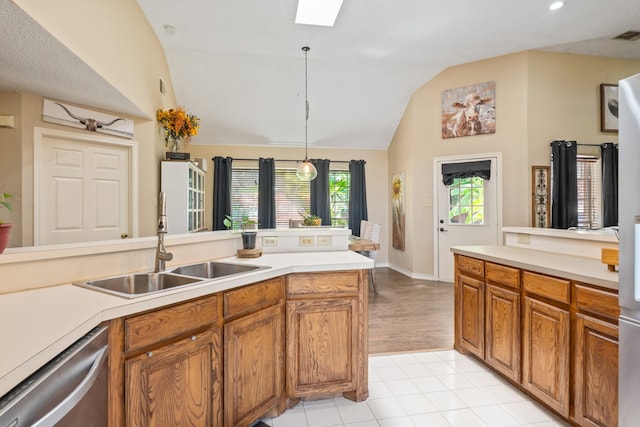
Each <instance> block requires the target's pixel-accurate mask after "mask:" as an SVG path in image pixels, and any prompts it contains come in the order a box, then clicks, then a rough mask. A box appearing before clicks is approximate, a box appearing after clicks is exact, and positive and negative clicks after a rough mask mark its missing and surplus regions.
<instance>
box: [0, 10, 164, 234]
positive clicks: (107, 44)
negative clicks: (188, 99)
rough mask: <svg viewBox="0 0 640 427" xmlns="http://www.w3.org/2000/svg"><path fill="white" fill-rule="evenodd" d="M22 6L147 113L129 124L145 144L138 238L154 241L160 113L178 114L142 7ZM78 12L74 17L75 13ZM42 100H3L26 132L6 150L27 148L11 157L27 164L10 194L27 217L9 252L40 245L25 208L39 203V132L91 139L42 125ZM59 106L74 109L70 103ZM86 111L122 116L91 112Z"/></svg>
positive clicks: (9, 134) (6, 134) (0, 133)
mask: <svg viewBox="0 0 640 427" xmlns="http://www.w3.org/2000/svg"><path fill="white" fill-rule="evenodd" d="M15 3H16V4H17V5H18V6H20V7H21V8H22V9H23V10H24V11H25V12H26V13H27V14H29V15H30V16H31V17H32V18H33V19H34V20H35V21H36V22H38V23H39V24H40V25H41V26H42V27H43V28H45V29H46V30H47V31H48V32H50V33H51V34H52V36H53V37H55V38H56V39H58V40H59V41H60V42H61V43H62V44H64V45H65V46H66V47H67V48H68V49H69V50H71V51H72V52H73V53H75V54H76V55H77V56H78V57H79V58H80V59H82V60H83V61H84V62H85V63H87V64H88V65H89V66H90V67H91V68H93V69H94V70H95V72H96V74H97V75H99V76H100V77H101V78H102V79H105V80H106V81H108V82H109V83H110V84H111V85H112V86H113V87H114V88H115V89H116V90H118V91H119V92H120V93H122V94H123V95H124V96H125V97H126V98H128V99H129V100H130V101H131V102H132V103H134V104H135V105H136V106H137V107H138V108H139V109H140V110H141V111H142V112H143V113H144V117H129V116H124V117H128V118H130V119H132V120H134V137H133V140H134V141H136V142H137V143H138V154H139V162H138V173H139V176H138V179H139V194H138V211H139V221H138V222H139V235H140V236H149V235H154V234H155V233H156V226H157V225H156V222H157V218H156V216H157V214H156V212H157V194H158V191H159V180H160V179H159V176H160V173H159V167H158V162H159V161H160V159H161V158H163V157H164V151H165V147H164V141H163V139H162V137H161V134H160V132H159V131H158V125H157V122H156V120H155V112H156V111H157V110H158V109H160V108H170V107H173V106H175V105H176V99H175V95H174V94H173V87H172V84H171V79H170V75H169V69H168V65H167V62H166V58H165V54H164V50H163V49H162V46H161V44H160V42H159V40H158V39H157V37H156V36H155V33H154V32H153V29H152V28H151V27H150V25H149V23H148V21H147V20H146V18H145V16H144V14H143V13H142V11H141V10H140V8H139V6H138V4H137V3H136V2H134V1H129V0H114V1H109V2H84V1H81V0H59V1H56V2H40V1H33V0H16V1H15ZM71 10H72V11H73V13H69V11H71ZM159 78H162V79H163V80H164V81H165V83H166V86H167V94H166V95H162V94H161V93H160V91H159V85H158V79H159ZM39 95H40V94H24V95H17V94H0V108H1V109H2V110H0V114H8V113H7V111H11V112H13V111H15V112H16V113H15V114H16V116H17V121H18V126H19V128H18V127H17V129H15V130H0V138H2V142H3V143H4V141H5V140H6V139H7V138H10V139H11V140H12V143H13V144H18V142H16V141H15V138H18V139H20V141H21V142H20V143H21V146H22V152H21V153H22V158H21V159H17V156H19V154H20V151H16V152H12V157H14V158H16V159H17V160H18V162H17V163H18V164H19V163H20V162H22V171H21V173H22V177H21V178H20V179H19V180H18V181H17V182H16V179H15V176H16V171H14V173H13V174H12V178H11V179H12V181H11V188H15V189H16V190H17V192H18V194H21V195H22V202H21V206H20V207H18V209H20V210H18V211H17V212H18V213H20V214H21V216H16V215H14V216H13V217H14V218H17V219H18V220H19V221H20V222H21V223H22V224H20V225H19V230H20V232H12V234H11V241H10V246H29V245H30V244H32V242H33V236H32V228H33V221H32V215H31V213H30V212H31V211H30V210H29V208H28V206H26V205H30V204H31V203H32V195H33V191H32V180H33V167H32V165H33V152H32V151H33V150H32V147H33V127H34V126H42V127H53V128H56V127H57V128H60V129H64V130H67V131H72V132H73V131H77V132H86V131H82V130H76V129H73V128H69V127H62V126H58V125H54V124H50V123H44V122H42V98H41V97H40V96H39ZM56 101H61V102H68V100H65V99H57V100H56ZM82 107H84V108H88V109H91V110H95V111H101V112H104V113H107V114H113V115H122V114H121V113H119V112H117V111H104V110H100V109H96V108H94V107H92V106H91V105H86V106H82ZM2 157H3V159H2V160H0V165H3V164H4V163H5V162H6V161H8V158H5V157H4V156H2ZM3 169H4V168H3ZM0 182H2V183H3V185H4V182H5V177H4V171H2V174H0ZM16 190H13V191H16ZM23 207H24V209H22V208H23ZM22 242H24V243H22Z"/></svg>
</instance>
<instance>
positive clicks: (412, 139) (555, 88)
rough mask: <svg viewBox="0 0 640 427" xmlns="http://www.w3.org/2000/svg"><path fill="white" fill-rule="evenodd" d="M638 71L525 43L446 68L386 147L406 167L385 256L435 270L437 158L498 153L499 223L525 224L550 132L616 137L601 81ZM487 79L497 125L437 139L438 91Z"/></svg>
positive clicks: (589, 138) (583, 138)
mask: <svg viewBox="0 0 640 427" xmlns="http://www.w3.org/2000/svg"><path fill="white" fill-rule="evenodd" d="M638 72H640V61H637V60H636V61H631V60H616V59H611V58H600V57H591V56H582V55H570V54H558V53H548V52H538V51H527V52H521V53H517V54H512V55H507V56H502V57H497V58H491V59H487V60H483V61H477V62H473V63H468V64H463V65H459V66H455V67H451V68H448V69H446V70H445V71H443V72H442V73H440V74H439V75H438V76H436V77H435V78H434V79H432V80H431V81H429V82H428V83H426V84H425V85H424V86H422V87H421V88H420V89H418V90H417V91H416V92H415V93H414V94H413V96H412V99H411V101H410V102H409V104H408V106H407V109H406V111H405V113H404V116H403V118H402V120H401V122H400V125H399V126H398V129H397V131H396V134H395V135H394V138H393V140H392V142H391V145H390V147H389V173H390V174H392V173H394V172H396V171H398V170H405V179H406V181H407V182H406V195H405V203H406V205H407V223H406V248H405V251H399V250H395V249H392V248H389V251H390V252H389V262H390V264H391V265H393V266H396V267H398V268H399V269H401V270H407V271H410V272H412V273H414V274H418V275H420V274H424V275H431V274H433V272H434V266H433V259H434V254H433V239H434V235H433V231H434V229H435V223H436V221H437V218H434V217H433V210H432V209H433V208H432V207H430V206H426V205H428V204H429V203H428V201H434V202H435V199H436V195H435V194H434V189H433V186H434V183H433V160H434V159H435V158H438V157H447V156H457V155H469V154H480V153H493V152H498V153H501V154H502V169H503V170H502V176H501V178H499V179H501V182H502V194H503V197H502V218H503V224H502V225H504V226H528V225H529V224H530V222H531V213H530V210H531V200H530V199H531V196H530V194H531V190H530V175H531V166H532V165H538V164H542V165H548V164H549V156H550V148H549V142H551V141H552V140H554V139H575V140H578V141H580V142H586V143H599V142H603V141H617V135H615V134H603V133H601V132H600V131H599V103H598V102H599V101H598V99H599V84H600V83H616V82H617V80H618V79H620V78H623V77H626V76H628V75H632V74H636V73H638ZM486 81H495V82H496V133H495V134H490V135H477V136H471V137H461V138H453V139H442V136H441V125H440V110H441V107H440V96H441V92H442V91H443V90H445V89H451V88H456V87H461V86H467V85H472V84H477V83H482V82H486Z"/></svg>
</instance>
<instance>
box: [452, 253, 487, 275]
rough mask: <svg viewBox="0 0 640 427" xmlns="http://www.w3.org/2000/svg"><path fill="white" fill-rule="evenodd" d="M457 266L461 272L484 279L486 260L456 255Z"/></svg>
mask: <svg viewBox="0 0 640 427" xmlns="http://www.w3.org/2000/svg"><path fill="white" fill-rule="evenodd" d="M456 267H458V272H460V273H466V274H468V275H471V276H475V277H478V278H480V279H484V261H482V260H479V259H475V258H469V257H466V256H464V255H456Z"/></svg>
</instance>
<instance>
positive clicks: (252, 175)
mask: <svg viewBox="0 0 640 427" xmlns="http://www.w3.org/2000/svg"><path fill="white" fill-rule="evenodd" d="M231 216H232V217H233V224H234V228H235V229H239V228H240V222H241V220H242V217H243V216H247V217H249V219H252V220H254V221H257V220H258V170H257V169H235V168H234V169H233V171H232V173H231Z"/></svg>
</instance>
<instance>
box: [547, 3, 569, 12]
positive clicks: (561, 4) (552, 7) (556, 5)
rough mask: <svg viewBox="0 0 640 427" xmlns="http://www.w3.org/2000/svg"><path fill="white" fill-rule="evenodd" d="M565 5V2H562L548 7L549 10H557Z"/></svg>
mask: <svg viewBox="0 0 640 427" xmlns="http://www.w3.org/2000/svg"><path fill="white" fill-rule="evenodd" d="M565 4H566V2H564V1H554V2H553V3H551V4H550V5H549V10H558V9H560V8H561V7H562V6H564V5H565Z"/></svg>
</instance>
